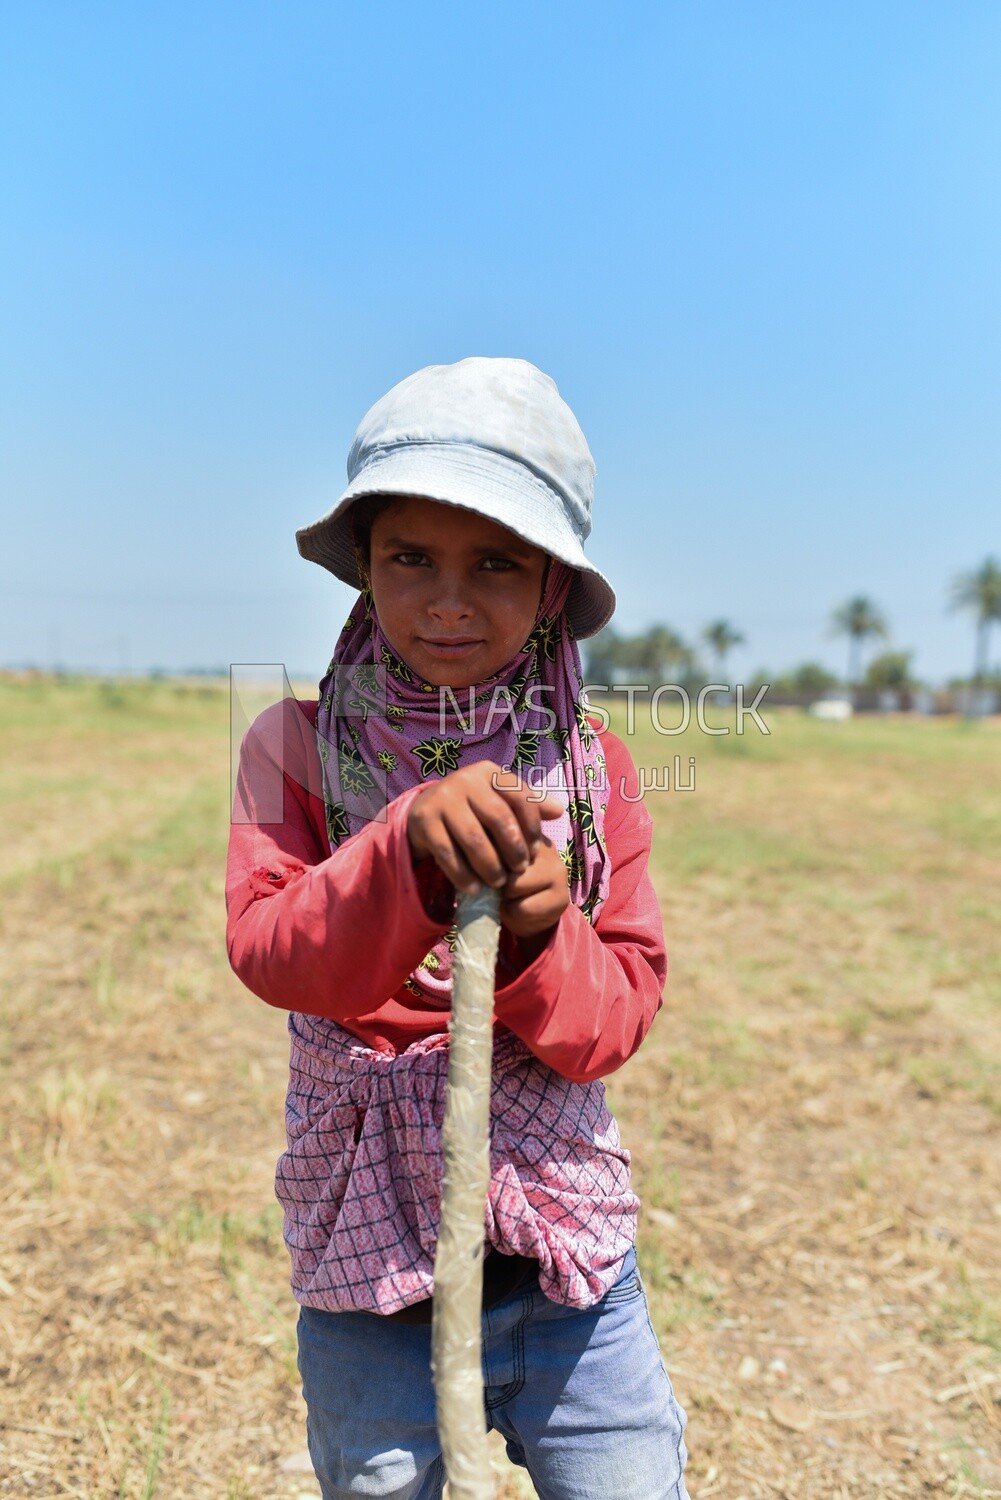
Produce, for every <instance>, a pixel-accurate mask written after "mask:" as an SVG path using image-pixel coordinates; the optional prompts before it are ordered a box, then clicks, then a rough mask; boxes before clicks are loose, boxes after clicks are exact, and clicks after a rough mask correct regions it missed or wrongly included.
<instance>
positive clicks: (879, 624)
mask: <svg viewBox="0 0 1001 1500" xmlns="http://www.w3.org/2000/svg"><path fill="white" fill-rule="evenodd" d="M831 626H832V629H833V631H834V634H835V635H846V636H847V637H848V685H849V687H852V688H853V687H854V686H855V685H856V683H857V682H858V679H859V671H860V668H861V665H862V642H863V641H866V640H868V639H869V637H870V636H878V637H880V639H885V637H886V636H887V634H888V631H887V628H886V620H885V619H884V618H883V615H882V614H881V613H880V611H879V609H878V608H877V606H876V605H875V604H873V602H872V600H871V599H867V598H866V597H865V595H864V594H856V595H855V597H854V599H849V600H847V602H846V603H844V604H842V605H841V607H840V608H839V609H836V610H835V611H834V614H833V615H832V617H831Z"/></svg>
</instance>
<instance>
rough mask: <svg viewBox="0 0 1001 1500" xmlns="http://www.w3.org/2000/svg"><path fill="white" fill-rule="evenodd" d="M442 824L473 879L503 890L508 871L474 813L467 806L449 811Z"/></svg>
mask: <svg viewBox="0 0 1001 1500" xmlns="http://www.w3.org/2000/svg"><path fill="white" fill-rule="evenodd" d="M444 823H445V827H446V828H447V829H448V833H449V836H450V838H451V840H452V843H453V844H454V845H455V847H456V848H457V850H458V851H459V853H460V854H461V856H462V858H463V859H464V860H465V862H466V865H467V866H468V867H469V869H470V870H471V871H472V873H473V876H474V878H478V879H480V880H482V881H483V882H484V884H485V885H489V886H494V887H495V888H499V887H501V886H503V885H504V884H505V882H506V881H507V879H508V876H509V874H510V871H509V869H508V867H507V865H506V863H505V861H504V859H503V857H502V856H501V854H500V852H499V850H498V848H497V845H496V844H495V843H494V841H493V839H492V838H491V836H490V832H489V831H488V829H487V828H485V827H484V826H483V823H482V821H481V820H480V818H479V817H478V816H477V813H476V809H475V808H474V807H471V806H469V805H468V804H467V805H466V806H465V807H462V806H460V807H458V808H452V809H450V810H449V811H448V812H446V813H445V814H444Z"/></svg>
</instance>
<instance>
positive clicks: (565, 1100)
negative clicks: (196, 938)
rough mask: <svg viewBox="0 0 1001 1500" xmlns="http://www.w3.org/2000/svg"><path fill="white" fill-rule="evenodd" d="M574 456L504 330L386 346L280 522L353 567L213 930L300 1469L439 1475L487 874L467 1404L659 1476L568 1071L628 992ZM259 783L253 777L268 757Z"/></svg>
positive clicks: (632, 891) (548, 1496)
mask: <svg viewBox="0 0 1001 1500" xmlns="http://www.w3.org/2000/svg"><path fill="white" fill-rule="evenodd" d="M593 474H594V465H593V462H592V459H591V455H590V453H589V451H588V448H587V445H586V443H585V441H584V437H583V434H582V433H581V431H580V428H579V427H578V425H577V422H576V420H575V418H574V416H573V414H572V412H571V411H570V410H569V408H568V407H567V406H566V405H565V403H564V402H563V401H562V400H561V398H560V396H559V393H558V391H557V390H556V387H555V385H554V384H553V382H552V381H551V380H550V379H549V378H548V377H547V376H545V375H543V374H542V373H541V372H540V371H539V370H537V369H535V368H534V366H532V365H530V364H527V363H526V362H524V361H522V360H513V359H467V360H463V361H461V362H460V363H459V364H456V365H450V366H431V367H429V368H428V369H425V370H421V371H418V373H417V374H416V375H413V376H411V377H410V378H409V379H407V380H404V381H403V382H402V383H401V384H400V385H398V386H396V387H394V388H393V390H391V391H390V392H389V394H388V395H387V396H385V397H383V399H382V400H381V401H379V402H377V404H376V405H375V406H374V407H373V408H372V410H371V411H370V412H369V413H368V415H367V416H366V417H365V418H364V420H363V422H362V424H361V426H360V427H359V429H358V432H357V434H356V436H355V441H354V444H353V446H352V449H351V454H350V457H349V460H348V477H349V481H350V483H349V485H348V488H347V490H346V491H345V493H344V494H343V495H342V497H341V499H340V500H339V502H338V504H337V505H336V506H335V508H334V509H333V510H332V511H331V512H330V513H329V514H328V515H327V516H325V517H324V518H322V519H321V520H320V521H318V522H316V523H315V524H314V525H312V526H309V527H306V528H305V529H304V530H303V531H300V532H299V533H298V541H299V548H300V551H301V552H302V554H303V555H304V556H305V557H307V558H310V559H312V560H313V561H316V562H319V563H321V564H322V565H323V566H325V567H327V568H329V569H330V570H331V571H332V572H333V573H335V574H336V575H337V576H338V577H339V578H342V579H344V580H345V581H347V582H349V583H351V584H353V585H355V586H356V587H359V588H360V589H361V594H360V596H359V598H358V599H357V601H356V603H355V605H354V607H353V609H352V612H351V615H350V617H349V618H348V620H347V622H346V624H345V626H344V628H343V630H342V631H341V635H340V637H339V639H338V641H337V645H336V647H335V650H334V657H333V660H332V662H331V664H330V667H329V669H328V672H327V675H326V677H325V678H324V680H323V681H322V683H321V684H320V695H319V700H318V702H316V703H312V702H308V703H306V702H296V701H294V700H293V701H290V702H287V703H285V704H279V705H277V706H276V707H275V708H274V709H271V710H268V711H267V712H266V713H265V714H263V715H262V716H261V717H260V719H258V720H257V721H256V723H255V724H254V726H253V727H252V729H251V731H250V732H249V734H248V735H247V737H246V740H245V742H244V745H243V749H242V754H241V769H240V778H239V786H238V792H237V811H236V815H235V817H234V823H233V828H232V836H231V842H230V856H229V868H228V878H227V905H228V913H229V922H228V944H229V953H230V959H231V962H232V964H233V967H234V969H235V970H236V972H237V974H239V976H240V978H241V979H242V980H243V981H244V982H245V983H246V984H247V985H248V986H249V988H250V989H251V990H253V992H254V993H255V994H257V995H259V996H260V997H261V998H262V999H264V1000H266V1001H267V1002H268V1003H269V1004H271V1005H275V1006H278V1007H280V1008H282V1009H284V1010H287V1011H289V1012H291V1014H290V1016H289V1032H290V1035H291V1073H290V1083H289V1091H288V1100H287V1108H286V1123H287V1131H288V1149H287V1151H286V1152H285V1153H284V1155H283V1156H282V1157H281V1159H280V1161H279V1164H278V1173H277V1192H278V1197H279V1199H280V1201H281V1203H282V1205H283V1207H284V1211H285V1239H286V1242H287V1244H288V1247H289V1250H290V1252H291V1256H292V1285H293V1290H294V1292H295V1296H296V1299H297V1301H298V1302H299V1303H300V1317H299V1368H300V1372H301V1374H302V1381H303V1391H304V1395H305V1399H306V1403H307V1415H308V1436H309V1447H310V1454H311V1456H312V1459H313V1464H314V1467H315V1469H316V1473H317V1476H318V1479H319V1481H320V1485H321V1488H322V1491H323V1495H324V1497H325V1500H340V1497H342V1496H349V1495H369V1496H376V1495H378V1496H384V1497H394V1500H438V1497H440V1496H441V1494H442V1487H443V1483H444V1473H443V1465H442V1458H441V1450H440V1447H439V1444H438V1439H437V1433H436V1428H435V1406H434V1392H433V1387H432V1382H431V1371H430V1341H431V1308H432V1298H433V1293H434V1284H433V1264H434V1253H435V1245H436V1240H437V1232H438V1215H439V1210H440V1202H441V1123H442V1117H443V1113H444V1093H445V1078H446V1068H447V1047H448V1011H449V1000H450V993H451V951H452V945H453V943H454V939H455V927H454V912H455V896H456V891H457V890H471V889H474V888H475V887H476V886H477V885H478V883H480V882H485V883H486V884H488V885H491V886H495V887H496V888H497V889H498V891H499V892H500V895H501V922H502V929H501V944H500V952H499V957H498V963H497V972H496V990H495V1028H494V1060H493V1077H492V1101H491V1173H492V1176H491V1183H490V1190H489V1198H488V1202H487V1205H486V1211H485V1217H484V1235H485V1244H486V1260H485V1267H484V1298H483V1300H484V1311H483V1370H484V1386H485V1400H486V1414H487V1422H488V1425H489V1426H491V1427H495V1428H497V1429H498V1430H499V1431H500V1432H501V1433H502V1434H503V1435H504V1437H505V1439H506V1442H507V1450H508V1453H509V1455H510V1457H511V1458H512V1460H513V1461H514V1462H515V1463H518V1464H522V1465H524V1466H525V1467H526V1468H527V1469H528V1471H529V1474H530V1475H531V1478H532V1481H533V1483H534V1485H535V1488H536V1490H537V1492H538V1494H539V1496H540V1497H541V1500H668V1497H670V1500H684V1497H685V1495H686V1491H685V1486H684V1478H683V1470H684V1465H685V1446H684V1441H683V1431H684V1423H685V1418H684V1414H683V1413H682V1411H681V1410H680V1408H679V1407H678V1405H677V1403H676V1402H675V1399H674V1395H673V1393H672V1390H671V1386H670V1383H669V1381H668V1378H667V1375H666V1373H665V1370H664V1366H663V1364H662V1362H661V1358H660V1354H659V1351H658V1348H657V1342H656V1338H655V1336H654V1333H653V1330H652V1328H651V1325H650V1319H649V1316H648V1313H647V1307H646V1298H645V1294H644V1292H643V1287H642V1284H641V1282H640V1279H639V1275H638V1272H637V1269H636V1259H635V1251H634V1249H633V1242H634V1239H635V1229H636V1215H637V1208H638V1201H637V1199H636V1197H635V1195H634V1194H633V1193H632V1192H631V1190H630V1185H629V1157H628V1154H627V1152H625V1151H624V1150H623V1149H622V1147H621V1146H620V1143H619V1135H618V1130H617V1127H616V1124H615V1121H614V1120H613V1118H612V1117H611V1115H610V1114H609V1112H608V1110H607V1108H606V1105H605V1098H604V1088H603V1085H602V1084H601V1083H600V1082H599V1079H600V1078H601V1077H602V1076H604V1075H605V1074H607V1073H611V1072H613V1071H614V1070H615V1069H616V1068H617V1067H619V1066H620V1065H621V1064H622V1063H623V1062H625V1060H626V1059H627V1058H628V1057H630V1056H631V1055H632V1053H633V1052H635V1051H636V1049H637V1048H638V1047H639V1045H640V1043H641V1042H642V1040H643V1038H644V1036H645V1035H646V1032H647V1030H648V1028H649V1026H650V1023H651V1021H652V1020H653V1017H654V1014H655V1013H656V1011H657V1009H658V1008H659V1005H660V1000H661V991H662V989H663V984H664V978H665V973H666V960H665V954H664V943H663V932H662V928H661V923H660V916H659V910H658V906H657V900H656V896H655V894H654V891H653V888H652V885H651V882H650V878H649V875H648V873H647V860H648V856H649V850H650V828H651V820H650V816H649V814H648V812H647V810H646V808H645V807H644V806H643V804H642V801H641V800H639V792H638V791H637V787H636V773H635V769H634V767H633V764H632V761H631V759H630V757H629V754H628V751H627V750H626V748H625V746H624V745H622V743H621V742H620V741H619V740H618V739H617V738H616V737H615V736H614V735H612V734H610V733H607V732H602V733H601V734H599V733H598V732H597V729H596V727H595V725H594V724H593V722H592V720H590V719H589V718H588V716H587V714H586V712H585V707H584V702H583V679H582V676H581V669H580V657H579V654H578V649H577V645H576V639H577V638H579V637H582V636H588V635H591V634H593V633H594V632H595V631H597V630H599V629H600V628H601V627H602V625H604V624H605V623H606V621H607V620H608V618H609V617H610V615H611V613H612V610H613V608H614V603H615V600H614V595H613V593H612V590H611V588H610V586H609V585H608V583H607V582H606V580H605V579H604V578H603V577H602V575H601V574H600V573H599V572H598V571H597V569H595V568H594V567H593V565H592V564H591V563H590V562H588V560H587V559H586V558H585V556H584V553H583V548H582V545H581V544H582V541H583V539H584V538H585V537H586V536H587V534H588V532H589V531H590V512H591V498H592V487H593ZM276 784H277V787H278V791H279V799H278V808H280V809H281V821H280V822H279V821H268V820H273V819H275V818H276V817H277V816H278V811H277V810H275V811H272V810H271V809H273V808H274V807H275V798H274V791H275V787H276Z"/></svg>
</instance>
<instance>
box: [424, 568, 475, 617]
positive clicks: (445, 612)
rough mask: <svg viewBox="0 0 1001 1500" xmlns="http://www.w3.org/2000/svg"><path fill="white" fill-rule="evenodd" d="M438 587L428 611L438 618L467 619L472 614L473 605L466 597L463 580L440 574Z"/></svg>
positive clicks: (437, 582)
mask: <svg viewBox="0 0 1001 1500" xmlns="http://www.w3.org/2000/svg"><path fill="white" fill-rule="evenodd" d="M436 584H437V587H436V588H435V591H434V595H433V597H432V599H431V601H430V603H429V605H428V613H429V614H431V615H433V616H434V618H435V619H436V620H442V621H445V620H465V619H468V617H469V616H470V615H471V614H472V612H473V609H472V605H471V604H470V603H469V600H468V599H467V597H466V594H465V590H464V589H463V588H462V585H461V581H460V580H459V579H457V578H449V577H448V576H447V575H445V574H440V575H439V577H438V578H437V579H436Z"/></svg>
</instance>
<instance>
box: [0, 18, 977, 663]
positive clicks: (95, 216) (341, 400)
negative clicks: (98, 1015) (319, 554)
mask: <svg viewBox="0 0 1001 1500" xmlns="http://www.w3.org/2000/svg"><path fill="white" fill-rule="evenodd" d="M999 63H1001V7H999V6H998V5H997V4H996V3H993V0H991V3H976V0H964V3H963V4H962V5H956V6H953V5H944V4H941V3H934V4H933V3H923V0H899V3H880V0H875V3H873V0H867V3H865V4H861V3H839V4H837V5H833V4H832V5H826V6H825V5H805V4H803V3H802V0H767V3H759V4H748V3H747V0H716V3H712V4H701V5H697V4H695V3H694V0H692V3H688V4H685V5H681V4H674V3H652V0H651V3H646V4H636V5H622V6H610V5H607V4H601V5H598V4H590V3H580V0H574V3H571V0H532V3H522V0H515V3H510V0H509V3H506V4H505V5H503V6H499V5H497V6H470V5H468V4H465V5H459V4H444V3H436V0H427V3H424V4H422V5H414V4H413V3H409V4H397V3H373V4H360V3H355V4H347V3H344V4H334V3H331V0H311V3H305V0H303V3H297V0H286V3H279V0H272V3H268V4H262V3H254V0H240V3H239V4H236V3H228V0H214V3H212V4H208V5H206V4H198V5H195V4H191V3H185V0H172V3H171V4H169V5H163V6H151V5H135V4H130V3H125V0H122V3H119V4H115V5H112V4H106V3H101V0H87V3H86V4H82V5H81V4H78V3H75V0H63V3H54V0H32V3H31V4H24V3H22V4H16V3H11V4H8V5H6V6H5V7H4V8H3V13H2V30H0V70H2V73H0V150H2V161H0V201H2V205H3V207H2V224H0V236H2V240H0V274H2V276H3V281H4V284H5V291H6V296H5V298H4V305H3V311H2V313H0V378H2V390H0V485H2V490H0V495H2V502H0V503H2V510H3V522H2V535H3V549H2V554H0V591H2V597H3V612H2V616H0V663H2V662H6V663H18V662H21V663H23V662H29V661H34V662H38V663H40V664H43V665H46V664H49V663H51V662H52V661H53V660H55V659H58V660H59V661H60V662H61V663H63V664H64V665H67V666H71V667H83V666H88V665H90V666H96V667H100V668H103V669H116V668H120V667H122V666H124V665H127V666H129V667H131V668H132V669H133V670H140V669H145V668H147V667H150V666H152V665H156V664H160V665H163V666H165V667H168V668H181V667H185V666H188V665H194V664H203V665H209V664H217V663H218V664H226V663H229V662H231V661H244V662H248V661H258V662H273V661H283V662H285V663H286V664H287V665H288V666H289V668H290V669H292V670H294V671H306V672H309V673H314V672H316V671H318V670H319V669H320V668H321V667H322V666H323V665H324V664H325V662H326V660H327V656H328V654H329V650H330V646H331V644H332V642H333V640H334V638H335V636H336V634H337V630H338V628H339V626H340V623H341V620H342V618H343V615H344V612H345V606H346V604H347V602H348V600H349V595H348V592H347V590H346V589H344V588H343V587H342V586H341V585H340V584H337V583H336V582H335V581H334V580H333V579H332V578H331V577H330V575H328V574H326V573H324V572H323V571H322V570H321V569H319V568H317V567H315V566H314V565H312V564H309V563H305V562H303V561H301V560H300V558H299V556H298V553H297V552H296V548H295V542H294V538H293V531H294V529H295V527H296V526H297V525H301V524H303V523H305V522H306V521H309V520H312V519H313V518H314V517H315V516H316V515H318V514H320V513H321V512H322V511H323V510H324V509H326V508H327V506H328V504H329V503H330V502H331V501H332V500H333V499H334V498H335V496H336V494H337V493H338V491H339V489H340V487H341V485H342V482H343V475H344V461H345V456H346V453H347V448H348V444H349V442H350V438H351V434H352V432H353V429H354V427H355V424H356V423H357V421H358V419H359V418H360V417H361V415H362V413H363V412H364V410H365V409H366V407H367V406H368V405H369V404H370V403H371V402H372V401H373V400H374V399H375V398H376V397H377V396H379V395H380V394H382V392H383V391H384V390H385V389H386V388H388V386H389V385H391V384H392V383H393V382H394V381H396V380H398V379H400V378H401V377H402V376H404V375H406V374H408V373H409V372H410V371H411V370H413V369H416V368H417V367H418V366H420V365H423V364H428V363H431V362H435V361H442V360H452V359H457V358H461V357H462V356H464V355H467V354H472V353H481V354H516V355H522V356H524V357H526V358H528V359H531V360H534V361H535V362H536V363H537V364H539V365H541V366H542V367H543V368H544V369H545V370H547V371H548V372H549V373H550V374H552V375H553V376H554V377H555V379H556V380H557V382H558V384H559V386H560V388H561V390H562V392H563V394H564V395H565V396H566V397H567V399H568V400H569V401H570V403H571V405H572V406H573V407H574V409H575V410H576V412H577V414H578V416H579V418H580V420H581V423H582V425H583V427H584V430H585V432H586V434H587V436H588V439H589V441H590V444H591V447H592V450H593V452H594V454H595V458H596V460H597V464H598V489H597V502H596V518H595V530H594V533H593V535H592V539H591V543H589V550H590V551H591V553H592V555H593V556H594V558H595V560H596V561H597V562H598V564H599V565H600V566H601V567H602V568H603V569H604V570H605V571H606V572H607V573H608V574H609V576H610V577H611V578H612V580H613V582H614V583H615V584H616V586H617V588H618V592H619V597H620V608H619V613H618V616H617V621H616V623H617V624H618V625H619V627H620V628H621V629H623V630H626V631H630V630H634V629H638V628H640V627H642V626H645V625H647V624H650V623H653V622H654V621H659V620H663V621H665V622H667V623H669V624H671V625H673V626H674V627H675V628H676V629H678V630H680V631H681V632H682V633H683V634H685V635H686V636H690V637H692V636H695V635H696V634H697V633H698V632H699V631H700V630H701V628H702V627H703V626H704V625H705V624H706V623H707V622H708V621H709V620H710V619H712V618H714V617H717V616H720V615H724V616H726V617H727V618H729V619H731V620H732V621H733V622H734V623H735V624H736V625H737V626H738V627H739V628H740V629H741V630H742V631H743V632H744V633H745V635H746V636H747V638H748V645H747V647H746V648H744V649H742V650H741V651H740V652H739V653H737V655H736V657H735V659H734V661H733V663H732V670H733V672H734V673H735V674H736V673H741V672H748V671H750V670H752V669H753V668H754V667H756V666H758V665H759V664H764V665H767V666H769V667H771V668H772V669H773V670H778V669H781V668H783V667H786V666H788V665H790V664H792V663H795V662H797V661H801V660H803V659H805V658H807V657H819V658H820V659H822V660H824V661H826V662H827V663H828V664H830V665H832V666H834V667H842V666H843V663H844V657H845V652H844V647H843V645H842V643H840V642H837V641H834V640H832V639H831V638H830V637H829V635H828V630H827V623H828V619H829V615H830V612H831V610H832V608H833V607H834V606H835V605H837V604H839V603H840V602H842V601H843V600H844V599H845V598H846V597H847V596H848V595H849V594H852V593H856V592H865V593H868V594H871V595H872V597H873V598H874V599H875V600H876V601H877V602H878V603H879V604H880V605H881V606H882V607H883V609H884V610H885V611H886V613H887V615H888V616H889V619H890V622H891V625H892V631H893V642H894V644H896V645H899V646H901V647H913V648H914V649H915V652H916V657H915V663H914V664H915V667H916V669H917V670H918V672H919V673H921V674H922V675H924V676H925V677H926V678H928V679H929V680H932V681H937V680H941V679H943V678H945V677H947V676H948V675H949V674H950V673H953V672H957V671H968V670H969V666H970V661H971V658H972V627H971V624H970V622H968V621H966V620H964V619H963V618H962V617H957V616H955V615H950V614H949V613H947V611H946V592H947V588H948V585H949V582H950V580H951V579H952V577H953V576H954V575H955V574H956V573H957V572H958V571H960V570H962V569H965V568H970V567H973V566H975V565H977V564H978V563H979V562H980V561H982V559H983V558H984V557H985V556H986V555H988V554H989V553H994V554H996V555H997V554H1001V421H999V413H1001V326H999V325H1001V317H999V313H1001V274H999V268H1001V193H999V186H1001V184H999V178H1001V90H999V88H998V82H997V80H998V70H999ZM999 651H1001V641H998V639H997V638H996V639H995V647H994V653H993V654H994V656H995V657H997V656H998V654H999Z"/></svg>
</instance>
